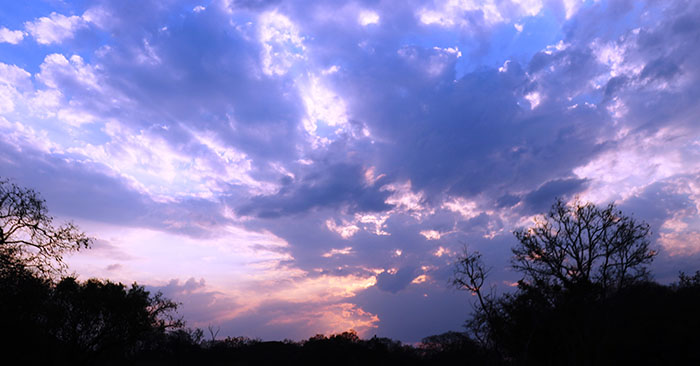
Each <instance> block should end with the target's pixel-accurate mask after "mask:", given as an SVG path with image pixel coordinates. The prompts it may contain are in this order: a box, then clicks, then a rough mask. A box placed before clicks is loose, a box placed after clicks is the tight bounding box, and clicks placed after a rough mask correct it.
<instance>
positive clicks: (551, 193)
mask: <svg viewBox="0 0 700 366" xmlns="http://www.w3.org/2000/svg"><path fill="white" fill-rule="evenodd" d="M585 186H586V180H585V179H575V178H569V179H555V180H551V181H548V182H545V183H544V184H542V185H541V186H540V187H538V188H537V189H536V190H534V191H532V192H530V193H528V194H527V195H525V197H523V204H524V210H525V213H527V214H533V213H543V212H545V211H546V210H547V209H548V208H549V207H550V206H551V205H552V202H554V200H555V198H562V199H564V200H567V199H568V198H571V197H572V196H573V195H574V194H576V193H578V192H581V191H582V190H583V189H584V188H585Z"/></svg>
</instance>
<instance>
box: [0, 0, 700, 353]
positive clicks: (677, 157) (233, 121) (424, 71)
mask: <svg viewBox="0 0 700 366" xmlns="http://www.w3.org/2000/svg"><path fill="white" fill-rule="evenodd" d="M698 19H700V3H699V2H697V1H690V0H689V1H651V0H650V1H646V2H645V1H626V0H620V1H604V0H600V1H591V0H587V1H579V0H561V1H560V0H490V1H471V0H448V1H444V0H434V1H411V0H408V1H407V0H401V1H380V0H364V1H363V0H358V1H348V2H343V1H296V2H293V1H263V0H192V1H190V0H183V1H175V0H167V1H163V0H157V1H156V0H153V1H146V0H139V1H136V0H128V1H125V0H96V1H86V0H76V1H69V0H44V1H39V0H36V1H4V2H3V4H2V6H1V7H0V176H2V177H4V178H11V179H13V181H14V182H15V183H17V184H19V185H21V186H25V187H31V188H34V189H36V190H38V191H39V192H41V193H42V195H43V196H44V198H46V200H47V203H48V206H49V209H50V212H51V213H52V214H53V215H54V216H56V218H57V220H59V221H63V220H72V221H74V222H75V223H77V224H78V225H79V226H80V227H81V228H82V229H83V230H84V231H86V232H87V233H88V234H90V235H91V236H94V237H96V238H97V240H96V242H95V245H94V247H93V248H92V249H90V250H88V251H83V252H80V253H78V254H76V255H74V256H72V257H70V258H69V264H70V267H71V270H73V271H75V273H77V274H79V276H80V278H82V279H86V278H89V277H98V278H109V279H112V280H115V281H122V282H124V283H132V282H134V281H137V282H138V283H140V284H145V285H148V286H149V288H151V289H154V290H155V289H160V290H161V291H163V292H164V293H165V294H166V295H168V296H170V297H171V298H174V299H176V300H177V301H180V302H182V303H183V305H182V307H181V314H182V315H184V316H185V318H186V320H188V324H189V325H190V326H199V327H205V328H206V326H207V325H210V324H211V325H214V326H218V327H220V328H221V332H220V333H219V335H220V336H229V335H230V336H236V335H246V336H250V337H261V338H264V339H283V338H291V339H301V338H304V337H309V336H311V335H313V334H316V333H326V334H327V333H330V332H338V331H343V330H347V329H350V328H353V329H356V330H357V331H358V332H359V333H360V335H361V336H365V337H371V336H372V335H374V334H377V335H379V336H388V337H392V338H395V339H400V340H403V341H407V342H415V341H418V340H420V338H422V337H424V336H428V335H431V334H436V333H441V332H444V331H448V330H459V329H460V327H461V324H462V322H463V321H464V320H465V319H466V318H467V317H468V315H469V312H470V311H471V308H470V303H471V301H472V298H471V297H470V296H469V294H466V293H462V292H458V291H455V290H453V289H450V288H449V286H448V280H449V276H450V274H451V263H453V261H454V259H455V256H456V255H457V254H459V253H460V251H461V248H462V247H463V246H464V245H468V246H469V247H470V248H472V249H475V250H479V251H481V252H482V253H483V255H484V259H485V261H486V263H487V264H488V265H489V266H491V267H493V269H492V271H491V277H490V282H491V283H492V285H493V286H496V287H497V288H499V289H507V288H508V284H510V283H512V281H514V280H516V279H517V278H518V277H517V273H514V272H512V271H511V270H509V268H508V263H509V262H508V261H509V256H510V248H511V247H512V246H513V245H514V244H515V238H514V237H513V235H512V231H513V229H515V228H517V227H522V226H527V225H530V224H531V223H532V218H533V215H536V214H538V213H541V212H543V211H544V210H546V209H547V208H548V207H549V206H550V205H551V204H552V202H553V200H554V198H555V197H565V198H571V197H575V196H578V197H580V198H581V199H584V200H590V201H593V202H596V203H600V204H605V203H607V202H610V201H615V202H617V203H618V204H619V205H620V207H621V209H622V210H623V211H624V212H625V213H628V214H633V215H634V217H635V218H638V219H643V220H646V221H647V222H648V223H650V224H651V226H652V230H653V242H654V247H655V248H656V249H657V250H659V252H660V254H659V256H658V257H657V259H656V262H655V263H654V265H653V271H654V274H655V277H656V279H657V280H660V281H671V280H672V279H673V278H674V276H676V274H677V272H678V271H679V270H685V271H694V270H696V269H699V268H700V121H699V120H698V119H700V103H699V101H700V73H699V72H700V68H698V65H700V21H698Z"/></svg>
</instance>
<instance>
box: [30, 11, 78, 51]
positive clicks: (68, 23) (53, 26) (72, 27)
mask: <svg viewBox="0 0 700 366" xmlns="http://www.w3.org/2000/svg"><path fill="white" fill-rule="evenodd" d="M86 26H87V22H86V21H85V19H83V18H82V17H79V16H76V15H73V16H69V17H67V16H65V15H63V14H58V13H51V15H49V16H48V17H41V18H38V19H36V20H35V21H33V22H26V23H24V27H25V29H26V30H27V32H29V34H31V35H32V36H33V37H34V38H35V39H36V41H37V42H38V43H40V44H45V45H48V44H52V43H61V42H63V41H64V40H66V39H72V38H73V37H74V35H75V32H76V31H77V30H78V29H80V28H84V27H86Z"/></svg>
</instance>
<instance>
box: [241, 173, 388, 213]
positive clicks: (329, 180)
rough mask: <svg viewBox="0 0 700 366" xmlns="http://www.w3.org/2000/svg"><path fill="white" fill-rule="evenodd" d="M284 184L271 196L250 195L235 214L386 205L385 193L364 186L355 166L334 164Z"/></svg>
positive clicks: (382, 207)
mask: <svg viewBox="0 0 700 366" xmlns="http://www.w3.org/2000/svg"><path fill="white" fill-rule="evenodd" d="M285 183H286V184H285V186H283V187H282V189H280V190H279V192H277V193H276V194H275V195H272V196H256V197H253V198H252V199H251V200H250V203H247V204H246V205H243V206H241V207H240V208H239V209H238V213H239V214H241V215H251V214H252V215H256V216H259V217H261V218H274V217H280V216H286V215H292V214H297V213H301V212H305V211H307V210H310V209H313V208H318V207H328V208H341V207H342V208H345V209H347V210H349V212H350V213H352V212H355V211H364V212H367V211H369V212H374V211H384V210H387V209H389V208H390V206H389V205H387V204H386V203H385V201H386V198H387V197H388V196H389V193H388V192H386V191H380V190H379V189H378V187H374V188H368V187H367V185H366V183H365V182H364V172H363V171H362V168H361V167H360V166H358V165H350V164H335V165H331V166H328V167H325V169H321V170H319V171H316V172H313V173H312V174H310V175H308V176H305V177H304V178H302V179H301V182H299V183H297V182H291V181H289V182H285Z"/></svg>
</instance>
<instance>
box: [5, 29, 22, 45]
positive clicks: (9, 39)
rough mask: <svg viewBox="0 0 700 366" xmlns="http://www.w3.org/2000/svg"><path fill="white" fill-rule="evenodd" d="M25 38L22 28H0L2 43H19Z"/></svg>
mask: <svg viewBox="0 0 700 366" xmlns="http://www.w3.org/2000/svg"><path fill="white" fill-rule="evenodd" d="M23 39H24V32H22V31H20V30H14V31H13V30H9V29H7V28H5V27H2V28H0V43H10V44H18V43H20V42H22V40H23Z"/></svg>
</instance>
